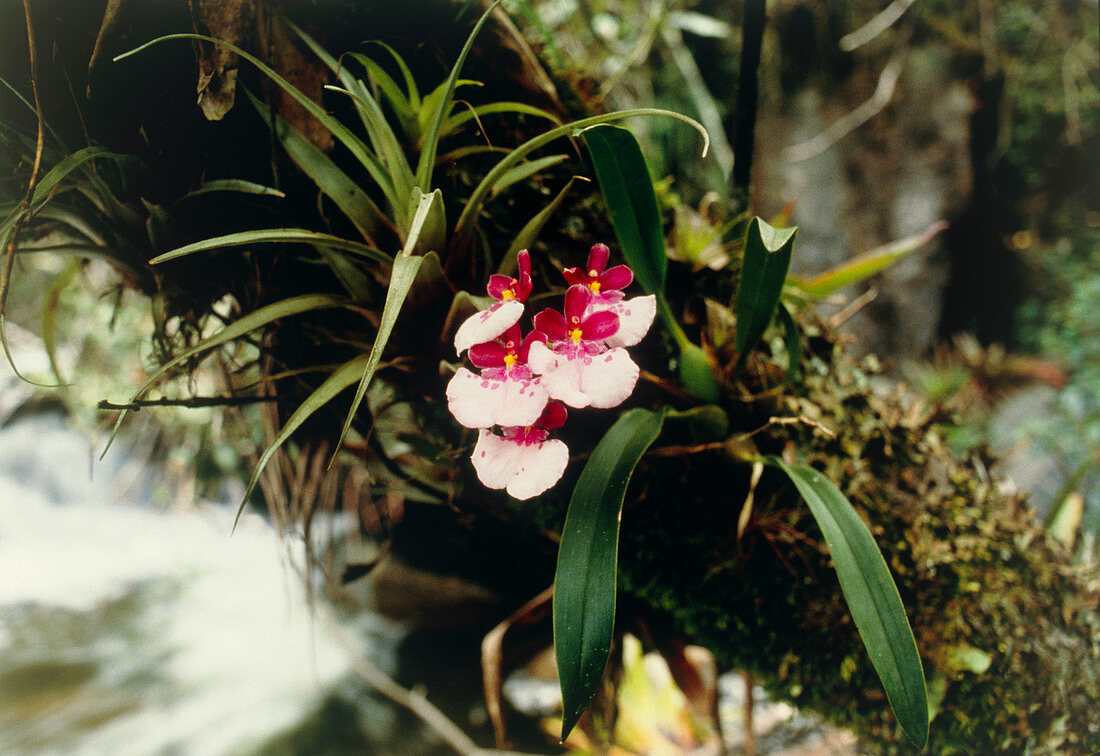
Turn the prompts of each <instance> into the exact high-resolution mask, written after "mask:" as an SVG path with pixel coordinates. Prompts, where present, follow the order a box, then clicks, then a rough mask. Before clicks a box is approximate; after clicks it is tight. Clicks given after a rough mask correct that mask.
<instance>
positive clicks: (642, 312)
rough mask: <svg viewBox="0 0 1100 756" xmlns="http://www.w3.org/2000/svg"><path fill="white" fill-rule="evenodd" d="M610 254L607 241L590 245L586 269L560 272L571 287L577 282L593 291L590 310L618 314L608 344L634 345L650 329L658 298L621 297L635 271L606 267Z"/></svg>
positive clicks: (651, 295)
mask: <svg viewBox="0 0 1100 756" xmlns="http://www.w3.org/2000/svg"><path fill="white" fill-rule="evenodd" d="M610 254H611V250H610V249H608V247H607V245H606V244H593V245H592V249H591V251H589V253H588V265H587V267H586V268H585V270H581V269H580V268H566V269H565V270H563V271H562V274H563V275H564V276H565V280H566V281H567V282H569V285H570V286H574V285H580V286H585V287H587V288H588V290H589V291H590V292H592V299H591V300H589V304H588V311H589V312H601V311H607V312H613V313H615V314H616V315H618V316H619V330H618V331H616V332H615V333H614V334H612V335H611V336H609V337H608V338H607V339H606V343H607V345H608V346H609V347H628V346H634V345H635V344H637V343H638V342H639V341H641V340H642V337H643V336H645V335H646V332H647V331H649V327H650V326H651V325H653V318H654V316H656V314H657V297H655V296H654V295H653V294H649V295H647V296H644V297H634V298H633V299H624V298H623V296H624V295H623V291H622V290H623V289H625V288H626V287H627V286H629V285H630V284H631V282H633V280H634V272H633V271H631V270H630V268H628V267H627V266H625V265H616V266H615V267H613V268H608V269H606V270H605V268H607V259H608V257H609V256H610Z"/></svg>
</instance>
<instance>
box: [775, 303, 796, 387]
mask: <svg viewBox="0 0 1100 756" xmlns="http://www.w3.org/2000/svg"><path fill="white" fill-rule="evenodd" d="M776 315H777V316H778V317H779V322H780V323H782V325H783V343H784V345H785V346H786V349H787V380H788V381H790V382H791V383H792V384H794V385H795V386H797V385H800V384H801V383H802V334H801V333H800V332H799V330H798V324H797V323H795V322H794V318H793V317H792V316H791V311H790V310H788V309H787V306H786V305H785V304H783V303H782V302H780V303H779V309H778V310H776Z"/></svg>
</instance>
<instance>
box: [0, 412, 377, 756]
mask: <svg viewBox="0 0 1100 756" xmlns="http://www.w3.org/2000/svg"><path fill="white" fill-rule="evenodd" d="M89 454H90V453H89V450H88V448H87V446H86V444H85V442H84V441H83V439H82V437H81V436H80V434H78V433H75V432H74V431H71V430H68V429H65V428H64V427H63V426H62V424H61V423H60V421H59V420H53V419H49V418H45V419H33V420H30V421H24V422H21V423H19V424H16V425H14V426H13V427H10V428H6V429H3V430H0V753H3V754H31V753H35V754H37V753H65V754H70V753H89V754H160V753H172V754H202V755H203V756H205V755H206V754H229V753H234V754H236V753H251V752H256V751H258V750H261V749H263V747H264V746H265V744H271V743H272V742H277V739H278V737H279V736H280V735H281V734H284V733H287V732H288V731H290V730H292V729H293V728H296V727H300V726H302V723H303V722H304V721H305V720H307V719H308V718H309V717H311V716H312V715H313V714H314V713H315V712H316V711H317V710H318V708H319V706H320V704H321V702H322V701H323V700H325V699H326V696H333V695H340V694H341V692H343V693H345V694H346V695H345V698H352V699H362V698H364V696H363V695H362V691H361V690H360V691H358V692H349V691H348V689H349V686H353V683H349V678H350V673H349V669H350V664H349V660H348V658H347V655H346V652H345V651H343V650H342V649H341V648H340V647H339V646H338V645H337V644H336V643H335V642H334V641H333V640H332V639H331V638H330V637H328V636H327V634H326V632H325V631H324V629H323V628H324V625H323V623H321V622H319V621H315V620H314V618H313V617H311V614H310V609H309V604H308V601H307V599H306V596H305V591H304V589H303V587H302V585H301V584H300V582H299V580H298V579H297V577H296V575H297V573H296V572H294V571H293V570H291V569H288V567H287V565H286V563H285V559H286V558H287V553H286V546H285V544H283V543H282V542H280V539H279V538H278V537H277V536H276V534H275V533H274V532H273V531H272V529H271V528H270V527H268V525H267V524H266V523H265V522H264V521H263V520H262V519H261V518H260V517H258V516H257V515H254V514H250V513H247V512H246V513H245V514H244V515H243V516H242V518H241V521H240V524H239V525H238V527H237V529H236V532H235V533H234V534H233V535H232V536H231V535H230V532H231V529H232V523H233V516H234V514H235V512H234V508H233V507H227V506H214V505H209V504H205V505H204V504H196V505H195V507H194V508H188V509H186V510H185V511H174V510H173V511H158V510H156V509H153V508H151V507H149V506H144V507H143V506H140V505H139V503H136V502H133V501H119V500H117V498H116V497H117V495H118V491H119V490H120V485H119V478H120V477H124V476H123V475H122V473H124V472H125V471H126V467H125V465H123V464H121V463H118V462H116V463H115V464H114V466H112V465H111V463H110V462H108V463H106V464H97V466H96V468H95V476H96V480H95V481H94V482H93V481H92V480H90V478H89ZM112 454H114V452H112ZM118 456H119V457H121V458H123V459H124V458H125V455H124V454H120V455H118ZM120 468H121V469H120ZM131 472H132V471H131ZM145 472H149V471H145ZM154 472H155V471H154ZM380 624H382V623H381V621H380V620H379V621H376V622H374V627H373V630H374V631H375V638H376V639H377V637H378V636H379V634H381V635H383V636H385V635H387V632H386V631H385V629H384V628H383V629H382V630H381V631H380V630H379V625H380ZM397 639H398V635H397V633H396V632H389V633H388V637H387V638H385V639H383V642H382V646H383V648H379V647H377V646H375V647H374V648H373V649H372V653H371V656H372V657H374V658H375V661H376V662H379V661H381V663H383V664H384V665H385V666H391V665H392V663H393V661H392V659H393V656H392V652H393V647H394V645H395V644H396V642H397ZM386 647H388V648H386ZM379 655H381V656H383V657H384V658H383V659H381V660H380V659H378V658H377V657H378V656H379ZM387 659H388V661H387ZM360 708H362V707H360ZM367 708H368V709H369V708H370V707H369V706H368V707H367ZM374 709H375V710H374V711H373V713H372V712H370V711H368V712H366V714H363V712H362V711H360V714H359V716H360V717H363V716H365V717H367V718H368V719H370V720H371V724H370V727H369V729H371V730H372V731H374V732H376V733H377V732H378V728H381V729H382V730H386V729H387V728H388V729H392V728H393V717H392V714H391V715H387V713H386V712H385V711H382V710H380V709H379V707H378V705H377V703H375V704H374ZM387 720H388V722H387ZM360 729H362V728H360ZM280 752H283V753H288V752H293V751H292V750H285V749H280ZM329 752H330V753H331V752H340V750H339V749H338V750H337V751H332V750H330V751H329Z"/></svg>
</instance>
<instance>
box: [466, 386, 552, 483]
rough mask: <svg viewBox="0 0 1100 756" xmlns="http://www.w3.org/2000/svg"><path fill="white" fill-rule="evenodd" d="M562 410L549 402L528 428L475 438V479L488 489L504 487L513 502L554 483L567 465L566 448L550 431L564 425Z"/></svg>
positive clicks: (481, 433)
mask: <svg viewBox="0 0 1100 756" xmlns="http://www.w3.org/2000/svg"><path fill="white" fill-rule="evenodd" d="M565 415H566V412H565V407H563V406H561V405H560V404H559V403H557V402H550V403H549V404H547V405H546V409H545V410H544V411H543V413H542V414H541V416H540V417H539V418H538V419H537V420H536V421H535V422H534V423H532V424H531V425H527V426H518V427H506V428H502V429H501V432H502V433H503V435H501V436H498V435H497V434H495V433H493V432H492V431H489V430H482V431H481V432H480V434H479V435H478V439H477V445H476V446H474V455H473V457H472V458H471V459H472V461H473V463H474V470H476V471H477V477H478V480H480V481H481V482H482V483H483V484H484V485H485V486H486V487H488V488H504V489H507V491H508V493H509V494H510V495H511V496H513V497H515V498H517V499H530V498H531V497H532V496H538V495H539V494H541V493H542V492H543V491H545V490H546V489H548V488H550V487H551V486H552V485H554V484H555V483H557V482H558V480H559V479H560V478H561V476H562V473H564V472H565V466H566V465H567V464H568V463H569V449H568V447H566V445H565V444H564V443H562V442H561V441H558V440H556V439H549V440H548V439H547V437H548V436H549V435H550V430H551V429H553V428H560V427H561V426H562V424H563V423H564V422H565Z"/></svg>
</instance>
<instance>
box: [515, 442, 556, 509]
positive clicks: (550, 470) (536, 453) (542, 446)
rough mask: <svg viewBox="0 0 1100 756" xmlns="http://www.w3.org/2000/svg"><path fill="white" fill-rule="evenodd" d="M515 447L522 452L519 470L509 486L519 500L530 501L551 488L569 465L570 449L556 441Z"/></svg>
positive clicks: (519, 457) (519, 459)
mask: <svg viewBox="0 0 1100 756" xmlns="http://www.w3.org/2000/svg"><path fill="white" fill-rule="evenodd" d="M513 445H514V446H516V447H517V448H518V449H519V450H520V454H519V456H518V458H517V459H518V462H519V468H518V469H517V470H516V473H515V477H514V478H512V482H511V483H509V484H508V493H509V494H510V495H511V496H513V497H515V498H517V499H530V498H531V497H532V496H538V495H539V494H540V493H542V492H543V491H545V490H546V489H548V488H550V486H552V485H554V484H555V483H557V482H558V480H560V479H561V476H562V474H563V473H564V472H565V466H566V465H567V464H569V449H568V448H567V447H566V446H565V444H563V443H562V442H561V441H558V440H556V439H554V440H550V441H543V442H542V443H538V444H531V445H530V446H521V445H519V444H513Z"/></svg>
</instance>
